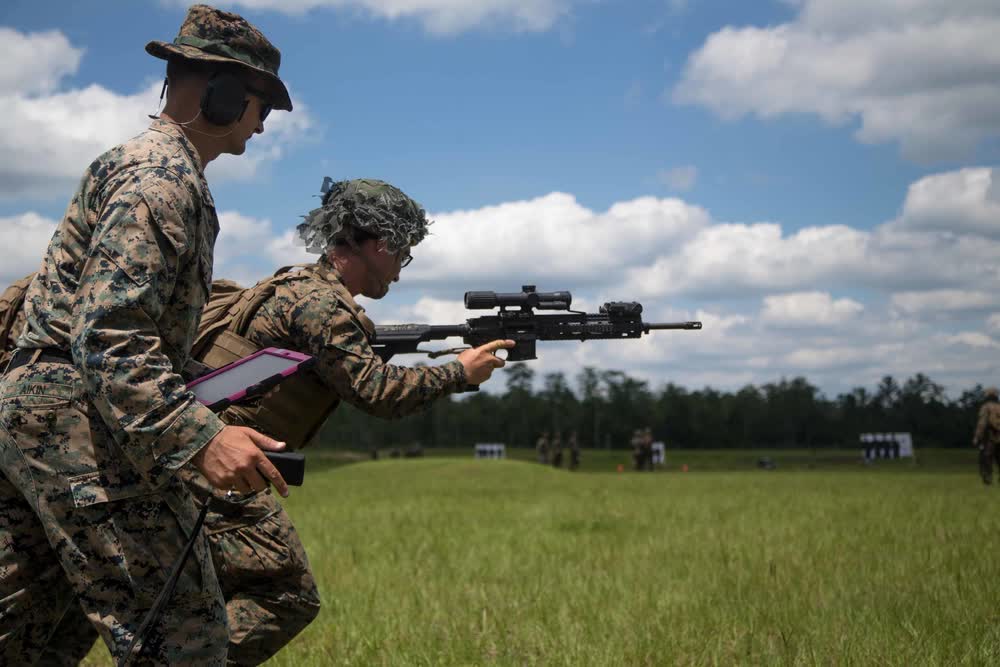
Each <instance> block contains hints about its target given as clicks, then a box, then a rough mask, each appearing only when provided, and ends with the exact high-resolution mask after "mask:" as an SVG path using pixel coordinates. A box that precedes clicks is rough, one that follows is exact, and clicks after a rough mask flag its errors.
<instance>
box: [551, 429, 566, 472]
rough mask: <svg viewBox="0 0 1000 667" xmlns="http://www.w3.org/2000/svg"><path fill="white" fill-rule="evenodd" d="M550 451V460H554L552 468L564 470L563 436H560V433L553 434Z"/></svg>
mask: <svg viewBox="0 0 1000 667" xmlns="http://www.w3.org/2000/svg"><path fill="white" fill-rule="evenodd" d="M549 451H550V453H551V454H550V456H549V458H550V459H551V460H552V466H553V467H554V468H562V460H563V444H562V436H561V435H560V434H559V431H556V432H555V433H553V434H552V440H551V442H550V443H549Z"/></svg>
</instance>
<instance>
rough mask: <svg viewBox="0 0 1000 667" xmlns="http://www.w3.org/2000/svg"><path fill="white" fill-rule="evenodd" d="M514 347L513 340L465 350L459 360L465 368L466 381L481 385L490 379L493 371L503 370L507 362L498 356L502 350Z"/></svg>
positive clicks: (496, 341) (493, 342)
mask: <svg viewBox="0 0 1000 667" xmlns="http://www.w3.org/2000/svg"><path fill="white" fill-rule="evenodd" d="M512 347H514V341H512V340H494V341H490V342H489V343H486V344H485V345H480V346H479V347H474V348H471V349H468V350H465V351H464V352H462V353H461V354H459V355H458V360H459V361H461V362H462V366H464V367H465V381H466V382H468V383H469V384H472V385H479V384H482V383H484V382H486V381H487V380H489V379H490V376H491V375H493V370H494V369H497V368H503V367H504V364H506V363H507V362H506V361H504V360H503V359H501V358H500V357H498V356H496V353H497V352H498V351H500V350H505V349H506V350H509V349H510V348H512Z"/></svg>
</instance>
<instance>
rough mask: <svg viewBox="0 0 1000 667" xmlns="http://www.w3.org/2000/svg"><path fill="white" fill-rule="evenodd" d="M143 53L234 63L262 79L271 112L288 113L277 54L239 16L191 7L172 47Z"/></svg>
mask: <svg viewBox="0 0 1000 667" xmlns="http://www.w3.org/2000/svg"><path fill="white" fill-rule="evenodd" d="M146 53H148V54H149V55H151V56H155V57H157V58H162V59H163V60H170V59H171V58H182V59H184V60H200V61H203V62H218V63H235V64H237V65H241V66H243V67H245V68H247V69H249V70H251V71H253V72H256V73H257V74H260V75H261V77H262V78H263V79H264V82H265V85H264V88H265V91H264V92H266V93H268V94H270V96H271V98H270V99H269V100H267V101H268V102H270V103H271V104H272V105H273V106H274V108H275V109H281V110H283V111H291V110H292V100H291V98H290V97H289V96H288V89H287V88H285V84H284V83H282V81H281V79H279V78H278V67H279V66H280V65H281V52H280V51H278V49H276V48H275V47H274V45H273V44H271V42H269V41H267V37H264V35H263V34H262V33H261V32H260V30H257V28H255V27H254V26H253V25H252V24H251V23H250V22H248V21H247V20H246V19H245V18H243V17H242V16H240V15H239V14H232V13H230V12H224V11H222V10H219V9H215V8H214V7H209V6H208V5H192V6H191V8H190V9H188V13H187V17H186V18H185V19H184V23H182V24H181V29H180V31H178V33H177V37H175V38H174V41H173V43H172V44H168V43H167V42H158V41H152V42H150V43H149V44H147V45H146Z"/></svg>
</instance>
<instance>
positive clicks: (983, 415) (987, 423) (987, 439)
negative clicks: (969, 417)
mask: <svg viewBox="0 0 1000 667" xmlns="http://www.w3.org/2000/svg"><path fill="white" fill-rule="evenodd" d="M972 441H973V443H975V444H976V445H977V446H980V447H981V446H983V445H986V444H987V443H990V444H994V445H1000V402H997V401H987V402H986V403H984V404H983V405H982V407H980V408H979V421H978V422H976V435H975V436H974V437H973V438H972Z"/></svg>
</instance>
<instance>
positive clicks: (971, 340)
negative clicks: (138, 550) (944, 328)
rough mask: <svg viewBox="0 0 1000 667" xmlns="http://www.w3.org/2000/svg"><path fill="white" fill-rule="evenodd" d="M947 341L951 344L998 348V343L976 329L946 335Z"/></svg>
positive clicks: (999, 344) (999, 345)
mask: <svg viewBox="0 0 1000 667" xmlns="http://www.w3.org/2000/svg"><path fill="white" fill-rule="evenodd" d="M947 341H948V342H949V343H951V344H952V345H967V346H969V347H978V348H998V347H1000V343H997V342H996V341H995V340H993V339H992V338H990V337H989V336H987V335H986V334H984V333H980V332H978V331H963V332H962V333H958V334H955V335H954V336H948V338H947Z"/></svg>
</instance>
